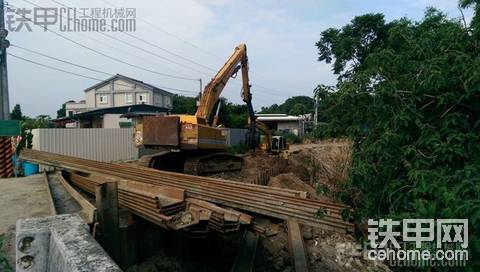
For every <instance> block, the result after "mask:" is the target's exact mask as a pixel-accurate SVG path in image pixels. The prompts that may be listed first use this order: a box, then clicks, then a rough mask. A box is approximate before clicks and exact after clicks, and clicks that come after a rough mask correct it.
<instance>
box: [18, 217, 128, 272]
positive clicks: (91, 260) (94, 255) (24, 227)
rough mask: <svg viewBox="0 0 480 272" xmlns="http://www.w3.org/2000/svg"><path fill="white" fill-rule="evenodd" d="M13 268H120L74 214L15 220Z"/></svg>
mask: <svg viewBox="0 0 480 272" xmlns="http://www.w3.org/2000/svg"><path fill="white" fill-rule="evenodd" d="M16 271H19V272H23V271H25V272H47V271H48V272H57V271H58V272H68V271H71V272H77V271H78V272H80V271H102V272H103V271H105V272H110V271H121V269H120V268H119V267H118V266H117V265H116V264H115V262H114V261H113V260H112V259H111V258H110V257H109V256H108V254H107V253H106V252H105V251H104V250H103V249H102V247H101V246H100V245H99V244H98V243H97V241H95V239H93V237H92V236H91V235H90V233H89V228H88V225H87V224H85V222H83V221H82V219H81V218H80V217H79V216H78V215H76V214H74V215H71V214H67V215H57V216H49V217H43V218H27V219H21V220H18V221H17V229H16Z"/></svg>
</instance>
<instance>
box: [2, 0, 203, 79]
mask: <svg viewBox="0 0 480 272" xmlns="http://www.w3.org/2000/svg"><path fill="white" fill-rule="evenodd" d="M22 1H24V2H27V3H29V4H32V5H33V6H36V7H39V8H43V7H41V6H39V5H36V4H35V3H32V2H31V1H28V0H22ZM6 5H8V6H12V7H15V6H13V5H11V4H6ZM15 8H16V7H15ZM20 16H22V17H23V18H24V19H25V20H28V21H30V22H32V23H33V24H34V25H35V26H37V27H39V28H41V29H43V30H46V31H49V32H50V33H53V34H55V35H57V36H58V37H61V38H63V39H65V40H68V41H70V42H72V43H74V44H76V45H78V46H80V47H83V48H85V49H88V50H90V51H92V52H94V53H96V54H99V55H101V56H104V57H106V58H109V59H111V60H114V61H116V62H119V63H122V64H125V65H128V66H131V67H134V68H136V69H140V70H144V71H147V72H150V73H153V74H157V75H161V76H165V77H170V78H175V79H182V80H189V81H198V79H197V78H187V77H182V76H177V75H171V74H167V73H161V72H157V71H153V70H151V69H148V68H145V67H142V66H139V65H135V64H132V63H129V62H126V61H123V60H121V59H118V58H116V57H113V56H110V55H108V54H106V53H103V52H101V51H99V50H96V49H93V48H91V47H89V46H86V45H84V44H82V43H80V42H78V41H75V40H73V39H71V38H68V37H67V36H65V35H62V34H60V33H58V32H56V31H54V30H51V29H49V28H45V27H42V26H40V25H39V24H37V23H35V22H34V21H32V20H31V19H29V18H26V17H25V15H20ZM60 16H61V15H60ZM61 17H62V18H64V17H63V16H61ZM66 19H68V20H73V19H71V18H66ZM98 33H99V34H101V35H104V36H106V37H109V38H111V39H114V40H116V41H118V42H122V43H125V44H128V45H130V46H133V47H135V48H138V49H141V50H143V51H145V52H147V53H150V54H155V53H152V52H150V51H148V50H145V49H143V48H141V47H138V46H135V45H133V44H131V43H128V42H125V41H122V40H120V39H118V38H115V37H113V36H111V35H108V34H105V33H103V32H98ZM155 55H156V56H158V57H161V58H163V57H162V56H160V55H158V54H155ZM173 62H174V61H173ZM174 63H176V62H174ZM180 65H181V64H180ZM197 72H201V71H197Z"/></svg>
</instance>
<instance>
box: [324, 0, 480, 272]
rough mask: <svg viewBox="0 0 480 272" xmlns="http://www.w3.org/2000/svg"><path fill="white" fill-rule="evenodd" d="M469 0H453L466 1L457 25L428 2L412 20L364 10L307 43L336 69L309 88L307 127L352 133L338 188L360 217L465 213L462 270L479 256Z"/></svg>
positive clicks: (479, 143) (474, 44)
mask: <svg viewBox="0 0 480 272" xmlns="http://www.w3.org/2000/svg"><path fill="white" fill-rule="evenodd" d="M477 3H478V1H473V0H472V1H461V4H464V6H468V5H471V6H472V7H474V9H475V11H476V12H475V16H474V18H473V19H472V23H471V25H470V26H468V27H467V28H465V25H464V23H463V22H461V21H459V20H457V19H449V18H447V16H446V15H445V14H444V13H442V12H440V11H438V10H435V9H432V8H430V9H428V10H427V11H426V13H425V16H424V18H423V19H422V20H420V21H418V22H414V21H411V20H409V19H406V18H402V19H399V20H394V21H392V22H389V23H387V22H385V20H384V16H383V15H382V14H367V15H363V16H358V17H355V18H354V19H353V20H352V21H351V22H350V23H349V24H347V25H346V26H344V27H342V28H340V29H328V30H325V31H324V32H322V34H321V37H320V40H319V41H318V43H317V44H316V46H317V47H318V50H319V60H320V61H325V62H327V63H331V64H332V67H333V70H334V72H335V73H336V74H337V75H338V79H339V80H338V84H337V86H336V90H335V91H330V90H326V89H325V88H323V87H319V88H317V92H316V95H317V96H318V97H319V100H320V101H321V105H320V106H321V112H320V116H324V118H325V119H326V121H327V124H326V125H323V126H321V127H320V128H318V129H317V130H316V134H317V136H319V137H338V136H348V137H350V138H352V139H353V140H354V143H355V151H354V162H353V166H352V169H351V172H350V175H349V178H348V180H347V181H346V182H345V184H344V186H345V188H344V190H342V192H343V194H342V198H343V199H344V200H345V201H346V202H348V203H349V204H350V205H352V206H353V208H354V209H355V213H356V218H357V220H360V221H363V220H366V219H367V218H385V217H386V218H468V219H469V223H470V226H469V232H470V234H469V235H470V237H469V238H470V250H471V253H472V255H473V256H471V257H470V261H469V262H468V263H467V264H468V265H469V267H468V271H478V267H479V266H480V262H479V259H478V256H479V253H480V239H479V237H480V225H479V223H480V202H479V201H478V196H479V195H480V121H479V120H480V119H479V117H480V92H479V89H480V70H479V69H478V67H479V64H480V47H479V46H478V44H479V36H478V35H477V34H476V33H479V24H477V22H478V21H479V20H480V13H479V6H478V4H477ZM439 270H442V269H440V268H439ZM445 271H446V270H445ZM462 271H463V270H462Z"/></svg>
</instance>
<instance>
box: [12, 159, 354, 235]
mask: <svg viewBox="0 0 480 272" xmlns="http://www.w3.org/2000/svg"><path fill="white" fill-rule="evenodd" d="M21 157H22V158H23V159H25V160H29V161H32V162H36V163H40V164H44V165H49V166H54V167H58V168H61V169H65V170H69V171H78V172H80V173H82V175H83V176H86V177H85V178H83V182H82V181H80V182H78V183H77V184H78V186H79V187H81V188H83V189H85V190H87V191H90V192H91V191H92V188H94V186H95V185H94V183H95V182H97V183H99V182H100V183H101V182H102V179H104V181H107V180H115V181H117V183H118V188H119V202H120V205H121V206H122V205H123V206H125V207H127V208H129V209H130V210H131V211H132V212H133V213H136V214H139V215H140V216H143V217H144V218H146V219H148V220H151V221H152V222H154V223H157V224H160V225H161V224H167V225H168V226H169V227H170V228H172V226H176V227H177V228H183V227H192V228H193V227H194V226H193V225H194V224H195V223H198V222H200V220H201V219H202V218H203V219H205V218H207V217H208V218H209V219H208V220H209V222H210V223H209V225H210V226H211V228H212V229H219V230H223V231H224V232H226V231H231V230H232V229H233V230H234V229H237V227H238V224H242V223H244V224H248V223H250V216H248V215H246V214H245V212H247V213H249V214H251V215H255V214H260V215H263V216H269V217H273V218H277V219H283V220H287V221H290V220H291V221H295V222H298V223H300V224H305V225H310V226H314V227H321V228H326V229H331V230H335V231H339V232H345V231H351V230H352V229H353V224H351V223H349V222H346V221H344V220H343V219H342V216H341V213H342V210H343V209H347V207H346V206H344V205H342V204H338V203H333V202H329V201H319V200H314V199H308V198H306V194H305V193H304V192H299V191H293V190H288V189H281V188H275V187H269V186H262V185H255V184H246V183H241V182H234V181H228V180H222V179H214V178H209V177H200V176H191V175H186V174H180V173H173V172H166V171H159V170H155V169H149V168H141V167H136V166H129V165H127V164H115V163H103V162H98V161H92V160H86V159H80V158H75V157H70V156H63V155H58V154H54V153H48V152H44V151H36V150H24V151H23V152H22V153H21ZM77 180H78V178H77ZM72 182H73V183H75V178H74V179H73V180H72ZM147 185H149V186H153V187H148V188H150V189H147V191H148V190H160V191H161V192H163V194H162V193H160V194H157V193H158V192H155V191H151V192H155V193H151V194H142V193H140V192H141V191H144V190H140V191H138V188H140V187H142V186H147ZM92 186H93V187H92ZM143 188H144V187H143ZM154 188H156V189H154ZM135 189H137V191H136V192H135ZM144 189H146V188H144ZM169 190H173V191H175V190H177V192H178V190H181V191H182V192H183V193H184V197H185V199H182V200H181V201H180V202H182V203H185V204H184V205H185V206H184V207H185V209H184V210H183V211H180V212H178V210H175V211H176V212H177V213H173V214H168V212H167V214H165V213H163V212H162V208H163V209H166V210H169V208H171V207H162V205H161V203H160V202H161V200H162V199H165V195H170V193H166V192H169ZM126 192H128V193H126ZM170 197H171V195H170ZM167 198H168V197H167ZM177 199H178V198H177ZM189 199H190V200H191V201H188V200H189ZM173 202H175V201H173ZM148 203H150V204H153V205H147V204H148ZM177 204H178V203H177ZM182 205H183V204H182ZM209 205H212V206H210V207H208V206H209ZM232 208H233V209H237V210H239V211H242V212H239V211H232V213H230V214H229V213H228V211H231V209H232ZM319 210H321V211H322V215H321V216H316V213H317V212H318V211H319ZM209 213H210V214H209ZM222 213H223V215H222ZM212 214H214V216H212ZM219 214H220V215H222V216H219ZM154 215H155V216H154ZM187 215H190V216H191V215H193V217H195V218H194V219H192V220H190V221H189V223H188V224H183V225H182V224H179V223H178V222H182V221H184V220H186V219H185V217H187ZM162 217H163V218H162ZM153 219H155V220H153ZM225 219H226V220H225ZM232 219H235V220H236V222H237V223H235V224H231V223H232V222H231V221H229V220H232ZM158 221H160V222H158ZM169 224H170V225H169ZM222 227H223V229H222Z"/></svg>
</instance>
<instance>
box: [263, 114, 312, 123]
mask: <svg viewBox="0 0 480 272" xmlns="http://www.w3.org/2000/svg"><path fill="white" fill-rule="evenodd" d="M256 116H257V120H258V121H263V122H268V121H270V122H288V121H298V120H304V119H305V118H304V117H303V116H294V115H287V114H283V113H273V114H262V113H259V114H256Z"/></svg>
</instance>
